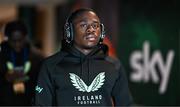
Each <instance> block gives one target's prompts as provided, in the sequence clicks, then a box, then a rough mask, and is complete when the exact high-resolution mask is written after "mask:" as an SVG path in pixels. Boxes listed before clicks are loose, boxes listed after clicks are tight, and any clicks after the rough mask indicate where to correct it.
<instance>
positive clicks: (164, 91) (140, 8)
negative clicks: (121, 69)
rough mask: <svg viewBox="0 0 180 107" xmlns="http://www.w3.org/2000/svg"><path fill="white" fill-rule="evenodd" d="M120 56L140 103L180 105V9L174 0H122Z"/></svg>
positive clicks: (132, 90) (132, 89)
mask: <svg viewBox="0 0 180 107" xmlns="http://www.w3.org/2000/svg"><path fill="white" fill-rule="evenodd" d="M121 4H122V5H121V6H120V7H121V8H120V11H121V12H120V13H121V14H120V19H121V22H120V34H119V41H118V56H119V58H120V59H121V60H122V62H123V64H124V65H125V68H126V70H127V74H128V79H129V84H130V85H129V86H130V90H131V92H132V95H133V98H134V101H135V103H136V104H137V105H180V69H179V65H180V64H179V60H180V57H179V49H180V47H179V46H180V43H179V42H180V38H179V37H180V20H179V19H180V14H179V13H180V11H179V10H180V9H179V8H178V7H179V6H178V3H177V1H175V0H172V1H171V2H170V1H168V2H160V1H158V0H157V1H155V0H152V1H151V0H147V1H146V0H145V1H144V2H142V1H136V2H135V1H134V3H132V2H131V3H128V2H125V1H123V0H122V2H121Z"/></svg>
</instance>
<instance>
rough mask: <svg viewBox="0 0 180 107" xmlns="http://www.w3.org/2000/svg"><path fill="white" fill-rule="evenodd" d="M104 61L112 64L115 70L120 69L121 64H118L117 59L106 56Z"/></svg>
mask: <svg viewBox="0 0 180 107" xmlns="http://www.w3.org/2000/svg"><path fill="white" fill-rule="evenodd" d="M105 59H106V61H108V62H109V63H112V64H113V65H114V66H115V68H116V69H119V68H120V67H121V62H120V60H119V59H118V58H114V57H110V56H107V57H106V58H105Z"/></svg>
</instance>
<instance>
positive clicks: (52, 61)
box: [43, 51, 66, 65]
mask: <svg viewBox="0 0 180 107" xmlns="http://www.w3.org/2000/svg"><path fill="white" fill-rule="evenodd" d="M65 55H66V53H65V52H62V51H59V52H57V53H55V54H53V55H51V56H48V57H47V58H45V59H44V61H43V62H44V63H45V64H47V65H56V64H57V63H59V62H60V61H61V60H62V59H63V58H64V56H65Z"/></svg>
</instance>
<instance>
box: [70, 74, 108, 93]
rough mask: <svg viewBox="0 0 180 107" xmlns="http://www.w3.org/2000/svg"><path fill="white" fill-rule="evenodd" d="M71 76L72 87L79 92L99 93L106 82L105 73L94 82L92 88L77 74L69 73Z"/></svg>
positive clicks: (99, 75)
mask: <svg viewBox="0 0 180 107" xmlns="http://www.w3.org/2000/svg"><path fill="white" fill-rule="evenodd" d="M69 75H70V79H71V82H72V85H73V86H74V87H75V88H76V89H78V90H79V91H82V92H88V93H89V92H94V91H97V90H98V89H99V88H101V87H102V85H103V84H104V81H105V72H101V73H99V74H98V75H97V76H96V77H95V78H94V80H93V81H92V83H91V84H90V86H87V85H86V84H85V82H84V81H83V80H82V79H81V78H80V77H79V76H77V75H76V74H74V73H69Z"/></svg>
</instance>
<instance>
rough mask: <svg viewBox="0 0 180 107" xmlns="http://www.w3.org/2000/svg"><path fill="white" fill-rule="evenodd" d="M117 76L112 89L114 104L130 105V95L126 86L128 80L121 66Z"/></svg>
mask: <svg viewBox="0 0 180 107" xmlns="http://www.w3.org/2000/svg"><path fill="white" fill-rule="evenodd" d="M118 73H119V76H118V79H117V80H116V82H115V85H114V87H113V91H112V98H113V101H114V106H130V105H132V103H133V102H132V97H131V94H130V91H129V88H128V80H127V77H126V74H125V71H124V69H123V67H122V66H120V68H119V70H118Z"/></svg>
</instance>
